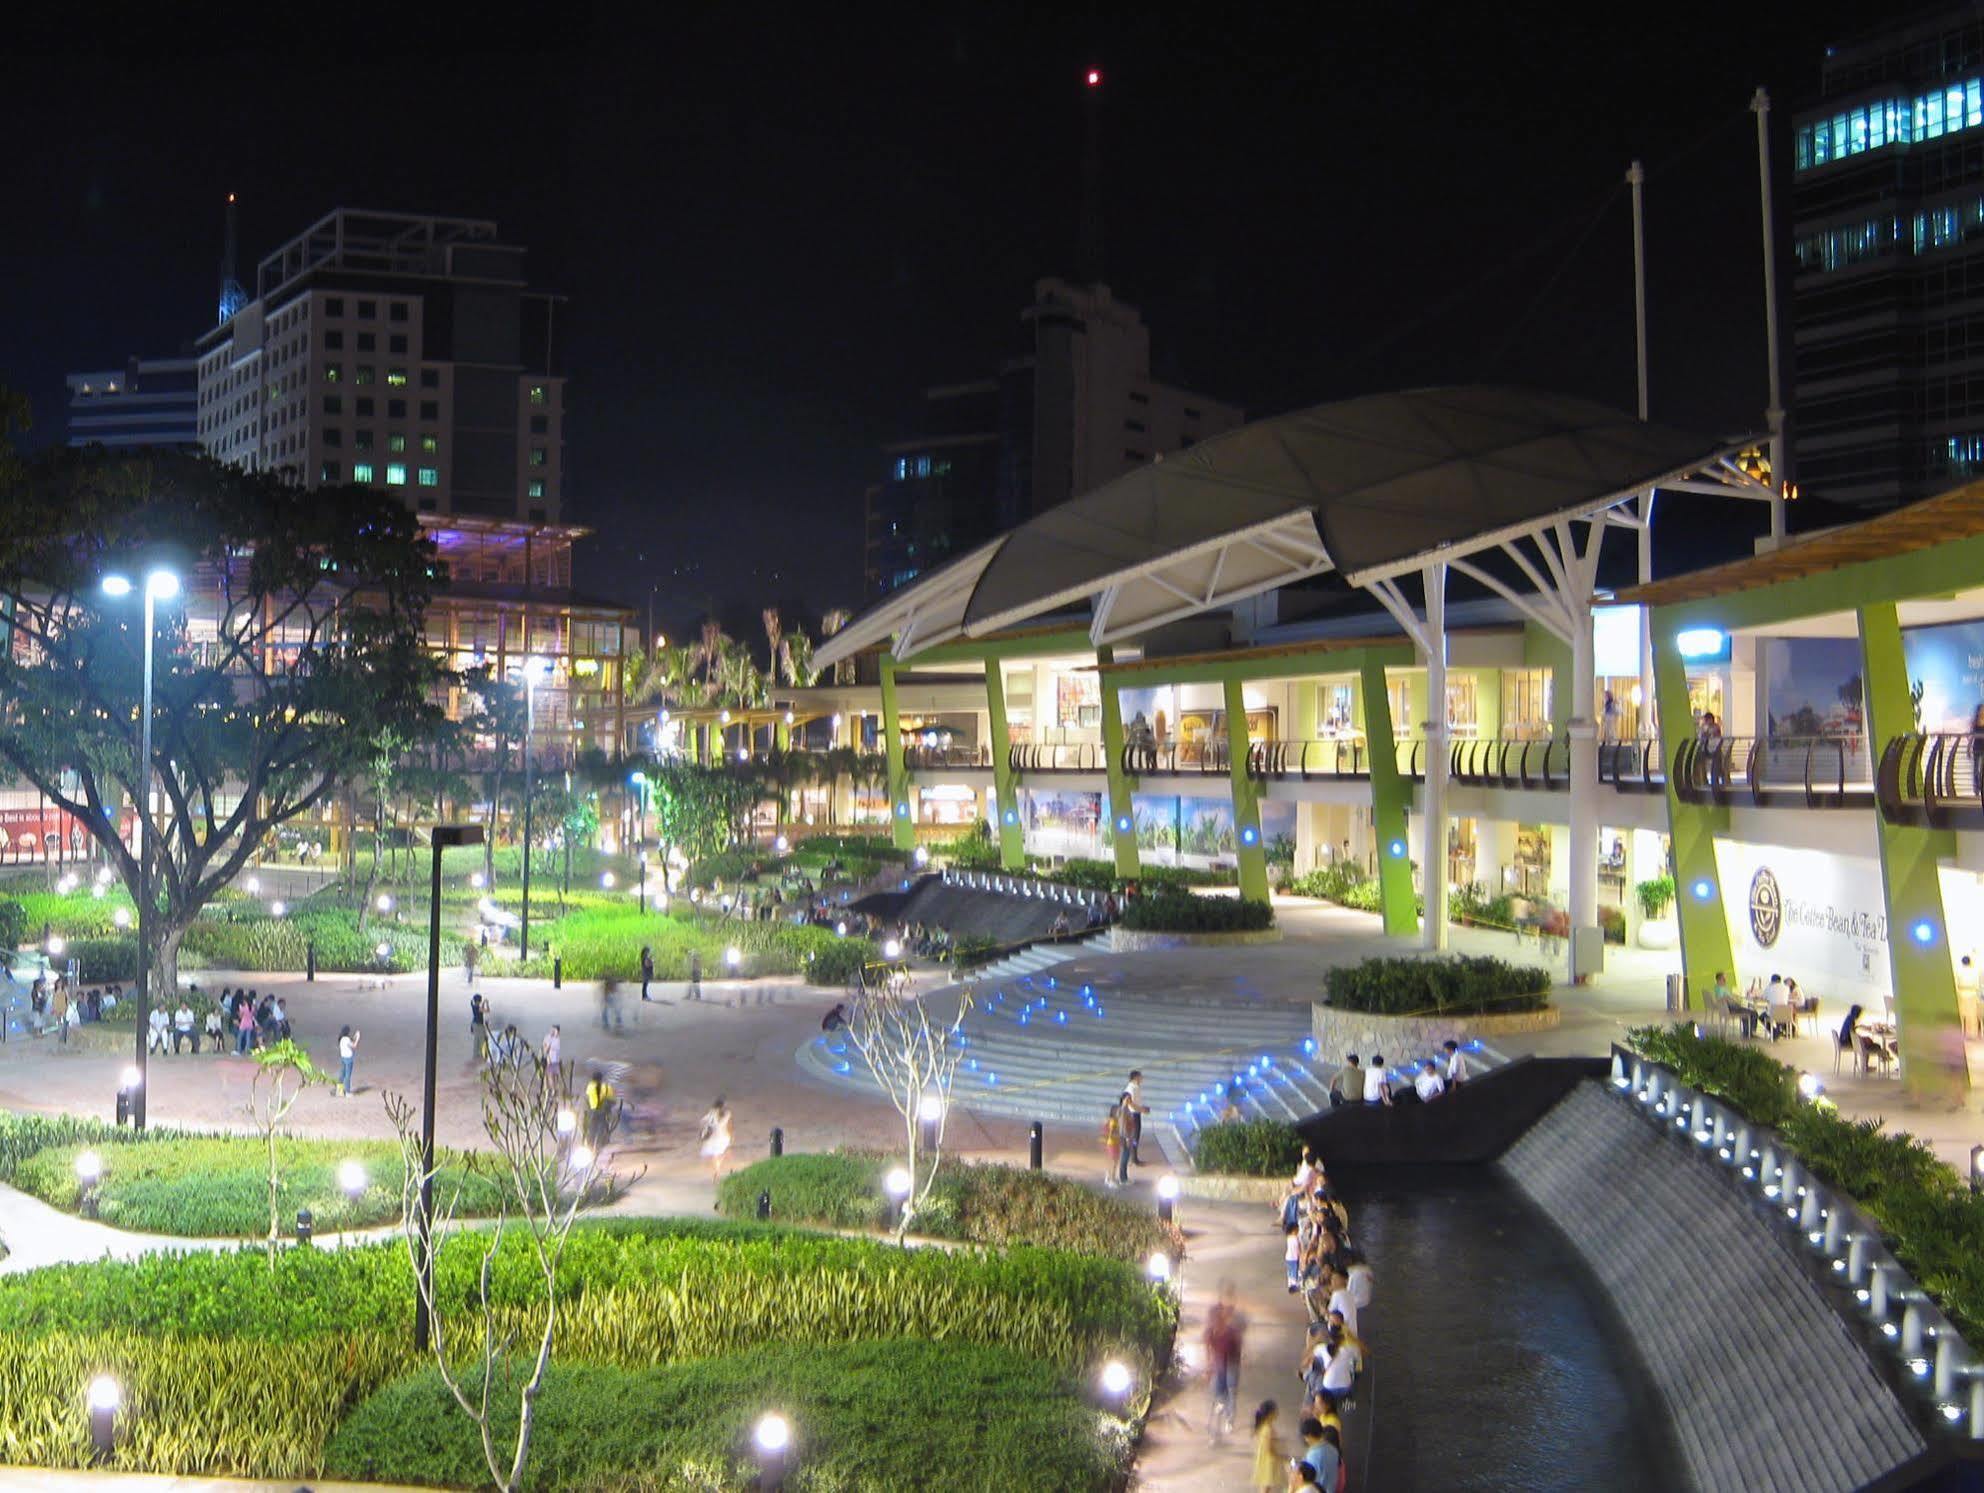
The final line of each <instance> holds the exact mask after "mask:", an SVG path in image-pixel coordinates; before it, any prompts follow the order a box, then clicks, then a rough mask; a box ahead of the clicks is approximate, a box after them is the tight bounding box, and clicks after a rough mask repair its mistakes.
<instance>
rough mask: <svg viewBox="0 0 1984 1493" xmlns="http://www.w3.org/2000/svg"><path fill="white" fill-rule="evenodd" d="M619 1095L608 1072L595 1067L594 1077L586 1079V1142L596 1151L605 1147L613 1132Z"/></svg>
mask: <svg viewBox="0 0 1984 1493" xmlns="http://www.w3.org/2000/svg"><path fill="white" fill-rule="evenodd" d="M617 1097H618V1096H617V1095H616V1094H615V1093H614V1092H613V1085H612V1084H611V1083H609V1082H607V1078H606V1074H605V1073H604V1072H603V1071H602V1070H600V1069H598V1068H595V1069H593V1070H592V1077H591V1078H590V1079H588V1080H587V1081H586V1144H587V1145H589V1146H591V1147H592V1148H593V1150H594V1152H595V1153H597V1152H599V1151H601V1150H604V1149H605V1147H606V1138H607V1136H609V1135H611V1134H612V1133H613V1103H614V1100H615V1099H616V1098H617Z"/></svg>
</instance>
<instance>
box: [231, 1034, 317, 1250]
mask: <svg viewBox="0 0 1984 1493" xmlns="http://www.w3.org/2000/svg"><path fill="white" fill-rule="evenodd" d="M330 1082H331V1076H330V1075H329V1074H328V1073H326V1072H324V1070H323V1069H321V1068H319V1067H318V1066H317V1065H316V1064H315V1063H313V1062H311V1061H310V1054H309V1053H307V1052H305V1051H304V1050H303V1049H302V1048H301V1047H299V1046H297V1044H296V1043H295V1042H293V1041H291V1040H290V1039H289V1038H288V1037H284V1038H283V1039H282V1040H281V1041H280V1042H276V1043H273V1044H271V1045H270V1046H268V1047H264V1048H261V1049H259V1050H257V1052H256V1053H255V1081H254V1083H253V1085H252V1086H251V1088H250V1089H249V1092H248V1102H247V1104H246V1105H245V1106H244V1107H245V1108H246V1109H247V1111H248V1118H249V1120H250V1122H251V1123H253V1125H254V1127H255V1133H256V1134H257V1135H259V1136H261V1138H262V1144H263V1145H264V1146H266V1147H267V1148H268V1153H269V1264H270V1265H271V1266H272V1267H273V1266H274V1264H275V1262H276V1246H277V1244H278V1243H280V1242H281V1239H282V1169H281V1167H280V1166H278V1165H277V1151H276V1138H277V1137H278V1136H279V1135H280V1134H281V1133H282V1122H283V1121H284V1120H286V1119H288V1118H289V1112H290V1111H291V1110H292V1109H294V1108H296V1101H297V1100H299V1099H301V1098H302V1097H303V1091H304V1090H305V1089H307V1088H310V1087H312V1086H315V1085H322V1084H328V1083H330Z"/></svg>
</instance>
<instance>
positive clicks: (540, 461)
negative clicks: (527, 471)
mask: <svg viewBox="0 0 1984 1493" xmlns="http://www.w3.org/2000/svg"><path fill="white" fill-rule="evenodd" d="M545 460H546V457H545V453H544V448H543V447H542V446H532V447H531V448H530V464H531V465H532V466H534V467H541V466H543V465H544V464H545Z"/></svg>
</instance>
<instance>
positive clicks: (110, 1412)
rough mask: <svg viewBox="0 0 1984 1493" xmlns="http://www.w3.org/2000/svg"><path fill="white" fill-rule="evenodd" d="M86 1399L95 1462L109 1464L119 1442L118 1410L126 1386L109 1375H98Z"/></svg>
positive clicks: (91, 1384)
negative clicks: (111, 1454) (112, 1450)
mask: <svg viewBox="0 0 1984 1493" xmlns="http://www.w3.org/2000/svg"><path fill="white" fill-rule="evenodd" d="M84 1398H85V1400H86V1401H87V1403H88V1405H89V1413H90V1448H91V1450H92V1451H93V1452H94V1453H95V1456H94V1459H93V1460H95V1461H98V1462H107V1461H109V1460H110V1453H111V1449H112V1448H113V1447H114V1446H115V1444H116V1440H117V1410H118V1407H119V1406H121V1405H122V1404H123V1403H124V1386H123V1385H121V1384H119V1383H118V1382H117V1381H116V1380H115V1379H113V1378H111V1377H110V1375H108V1374H98V1375H97V1376H96V1377H95V1378H94V1379H92V1380H90V1384H89V1388H88V1390H87V1391H85V1394H84Z"/></svg>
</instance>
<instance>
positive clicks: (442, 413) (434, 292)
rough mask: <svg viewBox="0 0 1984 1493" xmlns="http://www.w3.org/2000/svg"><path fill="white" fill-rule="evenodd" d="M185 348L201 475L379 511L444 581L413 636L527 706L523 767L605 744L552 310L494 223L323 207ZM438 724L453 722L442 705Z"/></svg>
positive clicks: (602, 689) (625, 630) (609, 608)
mask: <svg viewBox="0 0 1984 1493" xmlns="http://www.w3.org/2000/svg"><path fill="white" fill-rule="evenodd" d="M232 215H233V208H232V199H230V207H229V247H228V253H227V256H226V261H225V263H224V265H223V269H222V283H221V296H220V321H219V323H218V325H216V326H214V327H213V328H211V329H210V330H209V331H208V332H207V333H206V334H205V335H204V336H202V337H201V338H200V339H199V342H198V344H197V346H198V379H199V405H198V426H199V439H200V442H201V444H202V445H204V446H205V448H206V449H207V450H208V451H209V452H210V453H212V454H213V455H214V456H216V457H218V458H219V459H221V460H222V461H227V462H232V463H235V464H237V465H240V466H243V467H246V468H248V469H249V470H251V471H276V472H280V473H282V474H283V475H284V476H286V477H287V478H288V479H289V480H290V481H293V482H297V483H300V484H302V485H303V486H305V487H317V486H320V485H323V484H326V483H353V484H360V485H365V486H373V487H381V488H384V489H386V490H388V491H389V492H393V493H395V494H396V495H397V496H398V497H399V498H400V499H401V500H402V501H403V502H404V503H405V504H406V505H407V506H408V507H409V508H411V509H413V510H414V511H415V512H416V513H418V514H419V515H420V521H421V525H422V527H423V528H424V529H425V531H426V533H427V535H428V537H429V538H430V539H432V540H433V541H434V544H435V547H436V548H437V549H438V550H439V552H440V555H441V558H442V559H443V560H444V561H445V562H446V563H447V567H448V577H449V578H448V585H447V587H446V588H445V590H443V591H442V592H441V593H440V594H439V595H437V596H436V597H435V599H434V603H433V605H432V606H431V607H430V608H429V609H428V614H427V637H428V643H429V645H430V646H431V647H432V648H433V649H434V651H435V653H436V655H437V656H439V657H440V658H441V659H442V661H443V662H444V663H445V664H446V665H447V666H448V667H449V668H451V669H454V670H458V671H467V670H469V669H473V668H475V667H477V666H478V665H482V666H487V667H489V668H492V669H494V670H495V671H496V672H497V674H499V675H501V676H504V677H516V676H517V672H518V671H519V670H520V669H521V668H522V667H523V666H524V665H525V663H526V661H527V660H535V661H538V662H539V663H540V664H541V666H542V671H543V672H542V674H541V677H540V682H539V684H538V686H537V688H536V689H535V691H534V706H535V721H536V733H535V740H536V741H537V743H538V747H539V750H540V751H541V752H543V753H545V754H546V757H545V760H547V761H559V760H564V761H569V760H570V758H569V754H570V752H571V751H572V750H574V749H576V748H579V747H585V746H598V747H602V748H605V749H607V750H615V749H617V748H618V745H619V744H620V743H621V742H623V741H624V740H625V731H626V706H625V703H624V701H623V700H622V698H621V691H620V664H621V660H622V658H623V657H624V656H625V654H626V652H627V650H628V646H629V644H630V642H631V641H633V640H634V639H635V638H636V637H637V636H638V635H637V633H636V632H635V630H634V627H633V625H632V624H633V613H632V611H631V610H629V609H628V608H626V607H622V606H620V605H619V604H618V603H616V602H613V601H610V600H606V599H603V598H598V597H592V596H588V595H586V594H585V593H584V592H582V591H580V590H578V589H577V588H576V587H575V586H574V583H573V575H572V546H573V544H574V543H575V542H576V541H577V540H578V539H580V538H582V537H584V535H585V534H586V533H587V532H588V531H587V530H585V529H583V528H579V527H576V526H574V525H571V524H567V523H564V522H562V521H561V519H560V512H561V509H562V506H563V501H564V496H565V492H564V478H565V425H564V415H565V369H564V363H563V344H562V342H561V341H560V340H559V334H560V330H561V329H560V327H559V324H558V308H559V306H560V304H561V301H562V298H561V297H559V296H555V295H551V294H548V293H546V292H544V291H540V290H533V289H532V288H531V287H530V286H529V284H528V282H527V281H526V279H525V276H524V251H523V250H522V249H521V248H519V247H516V246H514V245H510V244H505V243H503V242H502V241H501V240H500V239H498V237H497V233H496V225H495V224H494V223H488V222H480V221H475V220H470V219H462V218H437V217H427V216H415V215H408V214H400V213H376V212H354V211H351V210H349V209H339V210H338V211H336V212H333V213H331V214H329V215H328V216H327V217H325V218H324V219H322V220H321V221H320V222H317V223H315V224H313V225H312V226H311V227H310V228H308V229H307V230H306V231H304V232H303V233H302V234H300V235H298V236H297V237H296V238H294V239H292V240H290V242H288V243H287V244H285V245H283V246H282V247H281V248H280V249H278V250H276V251H275V252H274V253H273V254H270V255H269V256H268V257H267V258H265V259H263V260H262V261H261V263H260V265H259V266H258V267H257V269H256V272H255V283H254V286H253V293H252V294H248V293H246V292H245V291H244V289H243V288H242V287H240V286H239V285H237V284H236V283H235V280H234V270H233V216H232ZM447 705H448V708H449V711H450V714H456V715H458V714H459V713H460V712H461V711H462V710H463V709H464V708H465V705H466V702H465V700H464V698H463V696H462V693H461V691H459V690H451V691H450V696H449V699H448V701H447Z"/></svg>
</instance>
